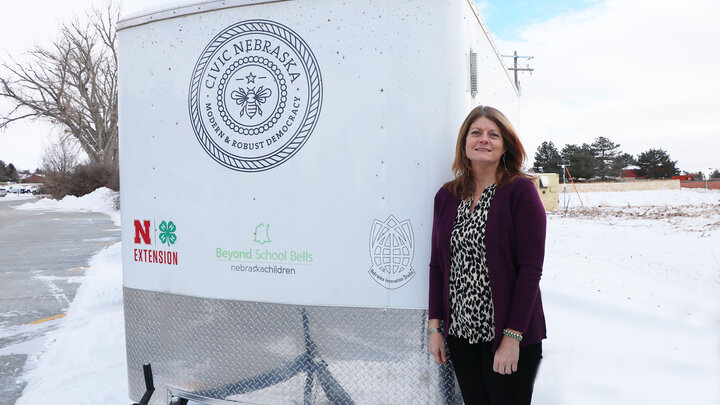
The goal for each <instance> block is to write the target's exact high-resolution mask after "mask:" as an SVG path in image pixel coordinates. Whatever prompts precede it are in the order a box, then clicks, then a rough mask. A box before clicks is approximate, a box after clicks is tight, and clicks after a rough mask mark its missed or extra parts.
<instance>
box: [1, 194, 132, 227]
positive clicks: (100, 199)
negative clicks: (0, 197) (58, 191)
mask: <svg viewBox="0 0 720 405" xmlns="http://www.w3.org/2000/svg"><path fill="white" fill-rule="evenodd" d="M117 195H118V192H117V191H113V190H110V189H109V188H107V187H100V188H99V189H97V190H95V191H93V192H92V193H90V194H86V195H84V196H82V197H75V196H73V195H68V196H65V197H64V198H63V199H62V200H53V199H51V198H43V199H42V200H39V201H36V202H31V203H25V204H22V205H19V206H17V207H15V209H18V210H49V211H89V212H100V213H103V214H107V215H109V216H110V218H112V220H113V222H114V223H115V225H117V226H120V213H119V212H118V211H116V210H115V198H116V197H117Z"/></svg>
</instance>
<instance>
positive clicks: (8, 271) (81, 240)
mask: <svg viewBox="0 0 720 405" xmlns="http://www.w3.org/2000/svg"><path fill="white" fill-rule="evenodd" d="M3 200H5V198H2V197H0V405H12V404H14V403H15V401H16V400H17V398H18V397H19V396H20V394H21V392H22V389H23V385H24V384H23V383H22V382H21V378H20V377H21V376H22V374H23V372H24V370H25V369H26V367H27V365H28V358H29V357H31V356H32V355H33V354H36V353H37V351H38V350H39V349H40V350H41V349H42V343H43V341H44V339H43V336H44V335H45V334H46V333H47V332H48V331H50V330H52V329H54V328H56V327H57V325H58V324H59V323H60V322H62V317H63V316H64V315H65V313H66V312H67V310H68V307H69V305H70V303H71V302H72V300H73V298H74V296H75V293H76V290H77V288H78V287H79V285H80V281H81V279H82V277H83V275H84V273H85V272H89V271H92V268H89V267H88V261H89V259H90V257H91V256H92V255H93V254H95V253H96V252H97V251H99V250H100V249H103V248H104V247H106V246H108V245H110V244H113V243H116V242H118V241H119V240H120V228H119V227H117V226H115V225H114V224H113V223H112V221H111V220H110V218H109V217H108V216H106V215H103V214H99V213H88V212H74V213H73V212H52V211H21V210H16V209H13V208H12V206H15V205H19V204H23V203H26V202H29V201H34V199H30V200H9V201H8V200H6V201H3Z"/></svg>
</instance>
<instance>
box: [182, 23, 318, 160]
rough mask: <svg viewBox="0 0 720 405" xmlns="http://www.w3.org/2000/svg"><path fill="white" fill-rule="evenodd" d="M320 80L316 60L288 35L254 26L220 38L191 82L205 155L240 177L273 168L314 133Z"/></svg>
mask: <svg viewBox="0 0 720 405" xmlns="http://www.w3.org/2000/svg"><path fill="white" fill-rule="evenodd" d="M321 105H322V78H321V76H320V69H319V68H318V64H317V61H316V60H315V55H313V53H312V51H311V50H310V48H309V47H308V45H307V44H306V43H305V41H303V39H302V38H300V37H299V36H298V35H297V34H296V33H295V32H293V31H292V30H291V29H289V28H287V27H285V26H284V25H282V24H278V23H276V22H273V21H267V20H249V21H243V22H240V23H237V24H234V25H232V26H230V27H228V28H226V29H224V30H223V31H222V32H220V33H219V34H218V35H217V36H216V37H215V38H213V40H212V41H210V43H209V44H208V46H207V47H206V48H205V50H204V51H203V53H202V55H200V58H199V59H198V61H197V64H196V65H195V69H194V70H193V75H192V80H191V82H190V100H189V107H190V119H191V121H192V126H193V130H194V131H195V135H196V136H197V139H198V141H200V145H202V147H203V149H205V151H206V152H207V153H208V154H209V155H210V156H211V157H212V158H213V159H215V161H217V162H218V163H220V164H221V165H223V166H225V167H227V168H230V169H233V170H238V171H242V172H259V171H263V170H268V169H272V168H274V167H276V166H278V165H280V164H281V163H283V162H284V161H286V160H287V159H289V158H290V157H292V156H293V155H295V153H297V152H298V150H300V148H301V147H302V146H303V145H304V144H305V142H307V140H308V138H309V137H310V135H311V134H312V132H313V130H314V129H315V125H316V124H317V120H318V114H319V113H320V107H321Z"/></svg>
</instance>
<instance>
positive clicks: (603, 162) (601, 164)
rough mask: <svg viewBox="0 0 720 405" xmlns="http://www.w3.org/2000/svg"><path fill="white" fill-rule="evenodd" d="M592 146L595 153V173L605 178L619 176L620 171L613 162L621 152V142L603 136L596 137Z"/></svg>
mask: <svg viewBox="0 0 720 405" xmlns="http://www.w3.org/2000/svg"><path fill="white" fill-rule="evenodd" d="M590 147H591V148H592V151H593V154H594V155H595V175H596V176H600V178H601V179H603V180H605V178H606V177H619V176H620V171H619V170H615V167H614V165H613V163H614V160H615V158H617V157H618V155H619V154H620V151H618V148H619V147H620V144H617V143H615V142H613V141H611V140H610V139H608V138H605V137H604V136H601V137H599V138H595V142H593V143H592V145H590Z"/></svg>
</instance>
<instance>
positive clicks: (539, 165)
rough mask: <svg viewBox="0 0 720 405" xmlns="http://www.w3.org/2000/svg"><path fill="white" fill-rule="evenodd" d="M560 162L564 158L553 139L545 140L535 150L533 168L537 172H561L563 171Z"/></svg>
mask: <svg viewBox="0 0 720 405" xmlns="http://www.w3.org/2000/svg"><path fill="white" fill-rule="evenodd" d="M560 163H562V158H561V157H560V153H559V152H558V150H557V148H556V147H555V144H554V143H552V141H551V142H543V143H542V145H540V146H538V148H537V152H535V162H534V163H533V170H534V171H535V172H536V173H560V172H561V171H562V168H561V167H560V166H559V165H560Z"/></svg>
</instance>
